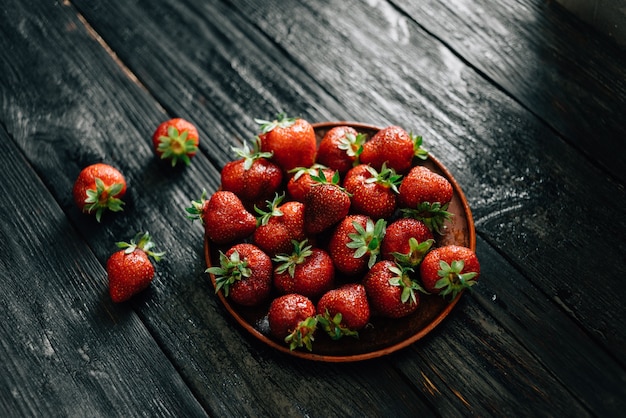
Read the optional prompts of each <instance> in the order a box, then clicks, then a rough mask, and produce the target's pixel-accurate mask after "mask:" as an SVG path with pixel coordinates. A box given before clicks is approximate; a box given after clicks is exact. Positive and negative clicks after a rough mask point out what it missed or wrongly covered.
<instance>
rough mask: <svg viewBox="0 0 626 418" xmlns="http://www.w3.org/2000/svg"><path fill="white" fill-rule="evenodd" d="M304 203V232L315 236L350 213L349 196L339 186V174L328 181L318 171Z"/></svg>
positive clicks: (313, 177)
mask: <svg viewBox="0 0 626 418" xmlns="http://www.w3.org/2000/svg"><path fill="white" fill-rule="evenodd" d="M311 178H312V179H313V180H315V183H313V185H312V187H311V190H310V191H309V193H307V195H306V198H305V202H304V230H305V232H306V233H307V234H309V235H316V234H319V233H321V232H324V231H325V230H327V229H329V228H330V227H332V226H334V225H336V224H337V223H338V222H340V221H341V220H342V219H343V218H345V217H346V215H347V214H348V212H349V211H350V195H349V194H348V193H347V192H346V191H345V190H344V188H343V187H341V186H339V173H338V172H336V173H335V175H334V176H333V178H332V179H331V180H330V181H329V180H327V179H326V176H325V175H324V173H323V172H322V171H321V170H319V171H318V175H317V176H312V177H311Z"/></svg>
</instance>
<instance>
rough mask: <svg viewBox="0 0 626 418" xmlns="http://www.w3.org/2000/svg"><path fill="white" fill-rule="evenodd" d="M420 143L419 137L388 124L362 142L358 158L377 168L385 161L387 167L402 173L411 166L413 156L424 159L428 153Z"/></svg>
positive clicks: (363, 162)
mask: <svg viewBox="0 0 626 418" xmlns="http://www.w3.org/2000/svg"><path fill="white" fill-rule="evenodd" d="M421 144H422V138H421V137H419V136H413V135H411V134H409V133H408V132H407V131H405V130H404V129H402V128H401V127H399V126H388V127H386V128H383V129H381V130H379V131H378V132H376V134H374V136H373V137H372V138H371V139H370V140H369V141H367V142H365V143H364V144H363V151H362V152H361V154H360V155H359V160H360V162H361V163H362V164H370V165H371V166H372V167H374V168H375V169H377V170H380V168H381V167H382V166H383V163H387V167H390V168H393V169H394V170H395V171H396V172H397V173H400V174H404V173H406V172H407V171H409V169H410V168H411V165H412V163H413V157H415V156H417V157H418V158H421V159H425V158H426V156H427V155H428V154H427V153H426V152H425V151H424V150H423V149H422V148H421Z"/></svg>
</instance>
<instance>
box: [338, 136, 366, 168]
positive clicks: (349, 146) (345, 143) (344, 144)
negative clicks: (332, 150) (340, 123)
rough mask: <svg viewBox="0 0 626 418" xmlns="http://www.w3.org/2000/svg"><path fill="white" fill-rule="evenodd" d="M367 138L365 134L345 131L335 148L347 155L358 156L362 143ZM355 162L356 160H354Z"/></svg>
mask: <svg viewBox="0 0 626 418" xmlns="http://www.w3.org/2000/svg"><path fill="white" fill-rule="evenodd" d="M366 139H367V135H365V134H363V133H358V134H356V135H354V134H353V133H351V132H347V133H346V134H345V135H344V136H343V137H342V138H341V139H340V140H339V144H338V145H337V148H339V149H340V150H342V151H344V152H345V153H346V155H348V156H349V157H354V158H358V157H359V155H361V152H363V144H364V143H365V140H366ZM355 162H356V161H355Z"/></svg>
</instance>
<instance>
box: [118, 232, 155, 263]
mask: <svg viewBox="0 0 626 418" xmlns="http://www.w3.org/2000/svg"><path fill="white" fill-rule="evenodd" d="M115 245H117V247H118V248H121V249H124V252H125V253H126V254H130V253H132V252H133V251H135V250H139V251H143V252H144V253H146V255H148V256H150V257H152V258H153V259H154V261H161V259H162V258H163V256H164V255H165V251H162V252H155V251H152V248H154V245H155V244H154V241H152V237H150V234H149V233H148V232H138V233H137V234H136V235H135V236H134V237H133V238H132V239H131V240H130V242H123V241H120V242H116V243H115Z"/></svg>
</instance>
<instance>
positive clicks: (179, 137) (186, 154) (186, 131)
mask: <svg viewBox="0 0 626 418" xmlns="http://www.w3.org/2000/svg"><path fill="white" fill-rule="evenodd" d="M198 143H199V139H198V130H197V128H196V127H195V126H194V125H193V124H192V123H191V122H188V121H186V120H185V119H182V118H173V119H169V120H166V121H165V122H162V123H161V124H160V125H159V126H158V127H157V128H156V130H155V131H154V133H153V134H152V145H153V148H154V151H155V153H156V155H157V156H158V157H159V158H161V159H162V160H166V161H169V162H170V163H171V164H172V167H174V166H176V164H178V162H179V161H182V162H183V163H185V164H186V165H189V164H190V163H191V158H192V157H193V156H194V155H196V152H197V151H198Z"/></svg>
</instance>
